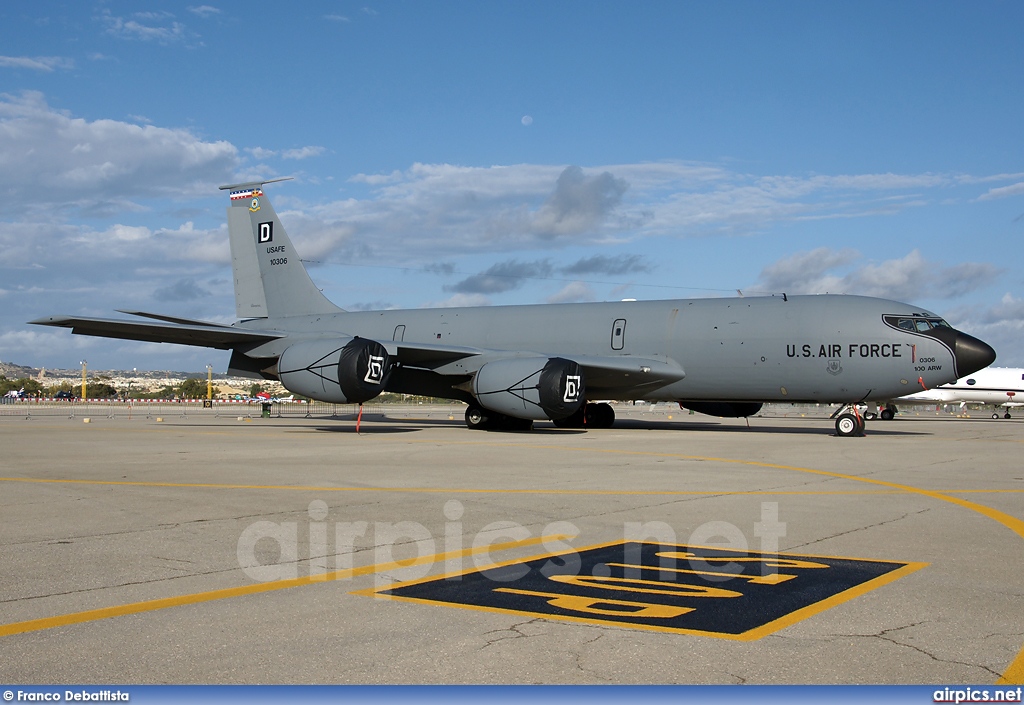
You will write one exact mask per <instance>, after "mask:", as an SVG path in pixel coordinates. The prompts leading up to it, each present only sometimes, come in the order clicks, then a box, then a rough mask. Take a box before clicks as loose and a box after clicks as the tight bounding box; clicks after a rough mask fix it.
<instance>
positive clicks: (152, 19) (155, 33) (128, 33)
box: [100, 10, 194, 44]
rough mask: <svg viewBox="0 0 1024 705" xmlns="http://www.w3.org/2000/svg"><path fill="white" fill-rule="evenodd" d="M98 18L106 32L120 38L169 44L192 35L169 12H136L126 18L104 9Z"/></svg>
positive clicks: (189, 37)
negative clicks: (104, 26)
mask: <svg viewBox="0 0 1024 705" xmlns="http://www.w3.org/2000/svg"><path fill="white" fill-rule="evenodd" d="M100 19H101V21H102V22H103V23H104V24H105V25H106V26H107V34H110V35H113V36H115V37H119V38H121V39H129V40H135V41H143V42H158V43H160V44H171V43H174V42H181V41H184V40H186V39H191V38H192V37H193V36H194V34H193V33H192V32H190V31H189V30H188V28H187V27H186V26H185V25H184V24H182V23H181V22H178V21H176V20H175V19H174V15H172V14H171V13H169V12H137V13H135V14H134V15H132V16H131V18H129V19H126V18H124V17H117V16H115V15H113V14H111V13H110V11H109V10H104V11H103V14H102V15H101V16H100Z"/></svg>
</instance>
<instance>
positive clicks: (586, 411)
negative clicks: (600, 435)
mask: <svg viewBox="0 0 1024 705" xmlns="http://www.w3.org/2000/svg"><path fill="white" fill-rule="evenodd" d="M613 423H615V409H613V408H612V406H611V404H584V405H583V406H582V407H581V408H580V410H579V411H577V412H576V413H575V414H573V415H572V416H569V417H568V418H564V419H557V420H555V421H554V424H555V425H556V426H558V427H559V428H611V427H612V424H613Z"/></svg>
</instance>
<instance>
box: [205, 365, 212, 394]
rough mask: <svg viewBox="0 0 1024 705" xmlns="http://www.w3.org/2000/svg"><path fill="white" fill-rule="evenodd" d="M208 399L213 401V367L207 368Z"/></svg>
mask: <svg viewBox="0 0 1024 705" xmlns="http://www.w3.org/2000/svg"><path fill="white" fill-rule="evenodd" d="M206 398H207V399H213V365H207V366H206Z"/></svg>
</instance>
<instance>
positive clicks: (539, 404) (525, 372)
mask: <svg viewBox="0 0 1024 705" xmlns="http://www.w3.org/2000/svg"><path fill="white" fill-rule="evenodd" d="M584 392H585V388H584V380H583V371H582V370H581V369H580V366H579V364H578V363H576V362H573V361H572V360H566V359H564V358H561V357H552V358H546V357H513V358H508V359H504V360H495V361H494V362H488V363H487V364H485V365H484V366H483V367H481V368H480V370H479V371H478V372H477V373H476V376H475V377H473V396H475V397H476V399H477V401H478V402H479V403H480V406H482V407H484V408H485V409H489V410H491V411H496V412H498V413H500V414H505V415H506V416H513V417H515V418H517V419H555V420H557V419H564V418H566V417H568V416H572V415H573V414H574V413H576V411H577V410H579V408H580V407H581V406H583V403H584V401H585V397H586V395H585V393H584Z"/></svg>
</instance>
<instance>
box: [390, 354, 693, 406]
mask: <svg viewBox="0 0 1024 705" xmlns="http://www.w3.org/2000/svg"><path fill="white" fill-rule="evenodd" d="M382 344H383V345H385V346H395V345H397V346H400V347H399V348H398V350H397V354H396V351H394V350H393V349H389V352H391V353H392V354H394V355H396V357H397V358H398V359H399V360H401V361H402V362H403V363H404V364H406V365H411V366H420V367H428V368H431V369H433V370H434V371H435V372H438V373H439V374H442V375H453V374H473V373H475V372H476V371H477V370H479V369H480V368H481V367H483V366H484V365H485V364H487V363H488V362H491V361H493V360H501V359H504V358H508V357H510V356H512V355H513V353H512V351H508V350H488V349H479V348H456V347H452V346H441V345H437V346H434V345H430V344H429V343H427V344H423V343H392V342H383V341H382ZM526 354H531V355H536V356H537V357H549V358H551V357H564V358H567V359H571V360H573V361H574V362H576V363H578V364H579V365H580V367H581V368H582V370H583V375H584V379H585V380H586V385H587V391H588V394H589V395H590V396H591V397H592V398H603V397H604V396H607V397H608V398H620V397H623V396H628V395H630V394H637V395H639V394H643V393H644V392H646V391H649V390H651V389H657V388H659V387H663V386H665V385H667V384H672V383H673V382H678V381H679V380H681V379H683V378H684V377H685V376H686V373H685V372H684V371H683V369H682V368H681V367H680V366H679V365H678V364H676V363H675V362H674V361H672V360H669V359H667V358H666V359H663V360H660V359H654V358H653V357H636V356H633V355H600V356H599V355H571V354H570V355H562V354H554V353H528V352H527V351H522V352H520V353H519V355H526ZM469 358H474V359H469ZM414 360H419V361H420V364H419V365H417V364H416V362H413V361H414Z"/></svg>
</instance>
